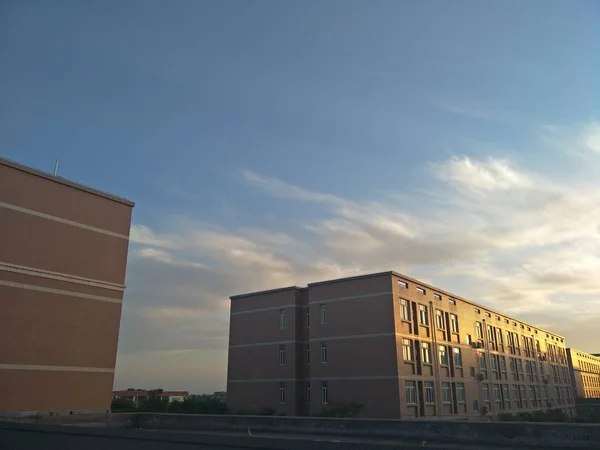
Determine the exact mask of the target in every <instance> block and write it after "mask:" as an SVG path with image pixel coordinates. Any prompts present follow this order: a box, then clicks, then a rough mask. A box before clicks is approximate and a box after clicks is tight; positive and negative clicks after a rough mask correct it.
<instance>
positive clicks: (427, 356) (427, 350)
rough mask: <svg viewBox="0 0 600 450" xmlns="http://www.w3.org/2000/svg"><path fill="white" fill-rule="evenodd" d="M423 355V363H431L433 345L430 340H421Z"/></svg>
mask: <svg viewBox="0 0 600 450" xmlns="http://www.w3.org/2000/svg"><path fill="white" fill-rule="evenodd" d="M421 355H422V356H421V357H422V359H423V364H431V347H430V346H429V342H421Z"/></svg>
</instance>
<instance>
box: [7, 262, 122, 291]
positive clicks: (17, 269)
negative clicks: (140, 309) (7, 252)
mask: <svg viewBox="0 0 600 450" xmlns="http://www.w3.org/2000/svg"><path fill="white" fill-rule="evenodd" d="M0 271H4V272H12V273H19V274H23V275H31V276H34V277H38V278H47V279H50V280H57V281H64V282H67V283H74V284H82V285H85V286H92V287H97V288H101V289H107V290H112V291H119V292H123V291H125V286H124V285H122V284H116V283H111V282H109V281H102V280H95V279H93V278H85V277H80V276H77V275H70V274H67V273H61V272H52V271H50V270H44V269H37V268H35V267H27V266H21V265H18V264H11V263H6V262H2V261H0Z"/></svg>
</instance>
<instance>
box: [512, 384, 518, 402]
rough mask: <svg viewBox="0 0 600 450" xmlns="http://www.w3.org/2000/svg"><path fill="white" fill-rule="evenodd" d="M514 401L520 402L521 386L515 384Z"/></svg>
mask: <svg viewBox="0 0 600 450" xmlns="http://www.w3.org/2000/svg"><path fill="white" fill-rule="evenodd" d="M512 391H513V400H516V401H519V386H517V385H516V384H513V389H512Z"/></svg>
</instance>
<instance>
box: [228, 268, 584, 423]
mask: <svg viewBox="0 0 600 450" xmlns="http://www.w3.org/2000/svg"><path fill="white" fill-rule="evenodd" d="M227 376H228V382H227V397H228V407H229V408H230V409H231V410H233V411H238V412H259V411H261V410H271V412H274V413H276V414H286V415H309V414H321V413H322V412H323V411H324V410H327V409H330V408H332V407H333V406H335V405H350V404H352V403H355V402H356V403H359V404H362V407H361V409H360V411H359V416H362V417H373V418H402V419H405V418H406V419H412V418H427V417H432V418H433V417H438V418H449V419H459V418H480V417H481V416H484V415H497V414H499V413H503V412H525V411H536V410H546V409H547V408H561V409H565V410H571V408H573V406H574V399H573V393H572V388H571V380H570V375H569V370H568V364H567V354H566V349H565V342H564V338H563V337H562V336H559V335H557V334H556V333H552V332H551V331H548V330H543V329H541V328H539V327H535V326H534V325H531V324H528V323H525V322H523V321H521V320H518V319H516V318H513V317H509V316H507V315H505V314H502V313H500V312H497V311H493V310H491V309H489V308H486V307H484V306H482V305H478V304H476V303H473V302H471V301H469V300H466V299H463V298H461V297H458V296H456V295H454V294H450V293H448V292H445V291H443V290H441V289H437V288H435V287H433V286H429V285H427V284H425V283H422V282H420V281H418V280H414V279H412V278H409V277H406V276H404V275H401V274H398V273H395V272H384V273H376V274H371V275H365V276H358V277H351V278H344V279H339V280H332V281H325V282H319V283H311V284H309V285H308V287H306V288H299V287H288V288H283V289H276V290H272V291H265V292H257V293H251V294H245V295H238V296H234V297H231V324H230V335H229V367H228V375H227Z"/></svg>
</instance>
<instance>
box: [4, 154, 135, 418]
mask: <svg viewBox="0 0 600 450" xmlns="http://www.w3.org/2000/svg"><path fill="white" fill-rule="evenodd" d="M132 207H133V203H131V202H128V201H126V200H123V199H118V198H115V197H112V196H109V195H108V194H103V193H100V192H97V191H94V190H92V189H89V188H86V187H83V186H80V185H76V184H75V183H71V182H68V181H66V180H64V179H62V178H58V177H53V176H51V175H47V174H44V173H41V172H38V171H35V170H33V169H29V168H27V167H23V166H20V165H18V164H15V163H12V162H10V161H6V160H2V159H0V311H2V313H1V314H0V398H2V401H1V402H0V413H19V412H42V413H43V412H51V411H77V412H85V411H106V410H108V409H109V408H110V401H111V397H112V385H113V378H114V367H115V359H116V351H117V342H118V334H119V325H120V318H121V306H122V299H123V292H124V289H125V286H124V283H125V268H126V263H127V250H128V243H129V228H130V223H131V211H132Z"/></svg>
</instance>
